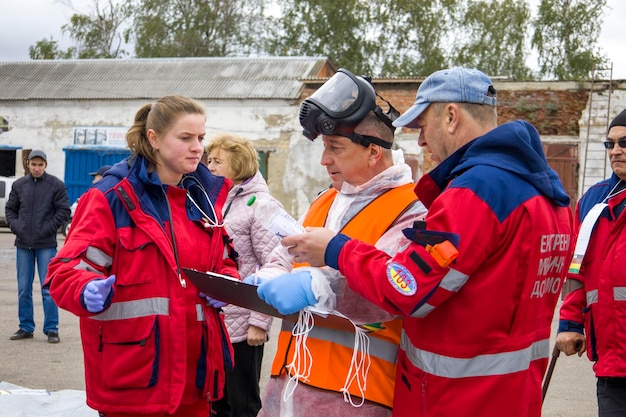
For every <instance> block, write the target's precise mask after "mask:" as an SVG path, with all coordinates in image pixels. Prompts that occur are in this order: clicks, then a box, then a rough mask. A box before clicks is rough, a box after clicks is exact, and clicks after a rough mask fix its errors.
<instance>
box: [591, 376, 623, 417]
mask: <svg viewBox="0 0 626 417" xmlns="http://www.w3.org/2000/svg"><path fill="white" fill-rule="evenodd" d="M596 387H597V394H598V417H624V416H626V378H612V377H611V378H609V377H600V378H598V382H597V385H596Z"/></svg>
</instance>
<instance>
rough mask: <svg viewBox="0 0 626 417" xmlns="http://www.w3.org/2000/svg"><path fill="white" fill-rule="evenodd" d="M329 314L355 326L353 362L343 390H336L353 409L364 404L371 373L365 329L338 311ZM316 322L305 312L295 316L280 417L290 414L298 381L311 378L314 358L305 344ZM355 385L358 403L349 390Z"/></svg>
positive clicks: (367, 337)
mask: <svg viewBox="0 0 626 417" xmlns="http://www.w3.org/2000/svg"><path fill="white" fill-rule="evenodd" d="M328 314H334V315H336V316H338V317H342V318H344V319H346V320H348V321H349V322H350V323H352V325H353V326H354V348H353V350H352V359H351V360H350V369H349V370H348V374H347V375H346V380H345V382H344V385H343V388H341V389H340V390H339V391H340V392H341V393H343V397H344V401H345V402H349V403H350V405H352V406H353V407H357V408H358V407H361V406H362V405H363V404H364V403H365V395H364V394H365V390H366V389H367V375H368V373H369V370H370V365H371V359H370V353H369V349H370V339H369V336H368V335H367V333H368V332H369V331H368V330H366V329H364V328H362V327H360V326H358V325H356V324H355V323H354V322H352V320H350V319H349V318H348V317H346V316H344V315H343V314H341V313H339V312H338V311H334V310H333V311H331V312H329V313H328ZM314 325H315V320H314V317H313V314H312V313H311V312H310V311H308V309H304V310H301V311H300V313H299V315H298V321H297V322H296V324H295V326H294V327H293V330H292V331H291V333H292V335H293V336H294V354H293V358H292V360H291V363H289V364H288V365H287V370H288V371H289V378H288V379H287V381H286V382H285V387H284V389H283V395H282V405H281V414H280V415H281V417H289V416H292V415H293V395H294V392H295V390H296V387H297V386H298V382H299V381H300V378H301V379H302V381H304V382H306V381H308V380H309V376H310V375H311V367H312V366H313V355H311V352H310V350H309V348H308V347H307V345H306V341H307V338H308V335H309V332H310V331H311V330H312V329H313V326H314ZM355 382H356V384H357V386H358V388H359V393H360V395H359V397H360V398H361V401H360V403H355V402H354V401H353V400H352V395H351V394H350V392H349V391H348V390H349V388H350V387H351V386H352V385H353V384H354V383H355Z"/></svg>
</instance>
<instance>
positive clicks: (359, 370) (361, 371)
mask: <svg viewBox="0 0 626 417" xmlns="http://www.w3.org/2000/svg"><path fill="white" fill-rule="evenodd" d="M333 314H335V315H337V316H339V317H343V318H345V319H346V320H348V321H349V322H350V323H352V325H353V326H354V349H353V350H352V359H351V360H350V369H349V370H348V375H346V381H345V382H344V384H343V388H341V389H340V390H339V391H340V392H342V393H343V400H344V401H345V402H347V403H350V405H352V406H353V407H357V408H358V407H361V406H362V405H363V404H364V403H365V391H366V390H367V375H368V373H369V370H370V366H371V364H372V361H371V359H370V338H369V336H368V335H367V333H368V332H369V331H368V330H366V329H363V328H362V327H360V326H357V325H356V324H355V323H354V322H353V321H352V320H350V319H349V318H348V317H346V316H344V315H343V314H341V313H339V312H338V311H333ZM355 380H356V383H357V385H358V387H359V397H361V401H360V402H359V403H358V404H355V403H354V401H352V395H351V394H350V391H349V389H350V387H351V386H352V384H354V382H355Z"/></svg>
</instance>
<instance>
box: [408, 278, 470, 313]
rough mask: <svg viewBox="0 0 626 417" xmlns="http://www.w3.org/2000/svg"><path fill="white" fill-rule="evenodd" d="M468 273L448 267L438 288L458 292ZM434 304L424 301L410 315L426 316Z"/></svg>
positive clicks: (433, 307)
mask: <svg viewBox="0 0 626 417" xmlns="http://www.w3.org/2000/svg"><path fill="white" fill-rule="evenodd" d="M468 278H469V275H466V274H463V273H461V272H459V271H457V270H456V269H452V268H450V270H449V271H448V273H447V274H446V275H445V276H444V277H443V279H442V280H441V282H440V283H439V288H442V289H444V290H447V291H450V292H458V291H459V290H460V289H461V287H463V285H465V283H466V282H467V280H468ZM435 307H436V306H433V305H431V304H428V303H424V304H423V305H422V306H420V308H418V309H417V310H415V311H414V312H413V314H411V317H426V316H427V315H428V314H429V313H430V312H431V311H433V310H434V309H435Z"/></svg>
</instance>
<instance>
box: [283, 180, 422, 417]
mask: <svg viewBox="0 0 626 417" xmlns="http://www.w3.org/2000/svg"><path fill="white" fill-rule="evenodd" d="M414 187H415V184H413V183H409V184H406V185H403V186H401V187H397V188H393V189H390V190H389V191H387V192H385V193H383V194H382V195H380V196H378V197H377V198H376V199H374V200H373V201H372V202H370V203H369V204H368V205H367V206H366V207H364V208H363V209H362V210H361V211H360V212H359V213H357V215H356V216H354V217H353V218H352V219H351V220H350V221H349V222H348V223H347V224H346V225H345V226H344V227H343V229H342V230H341V231H340V232H341V233H344V234H346V235H348V236H350V237H352V238H354V239H359V240H361V241H363V242H367V243H370V244H375V243H376V242H377V241H378V239H380V237H381V236H382V235H383V234H384V233H385V232H386V231H387V230H388V229H389V228H390V227H391V226H392V225H393V224H394V222H395V221H396V219H397V218H398V217H400V216H401V215H402V214H403V213H404V212H405V211H406V210H407V209H408V208H409V207H410V206H411V205H412V204H413V203H414V202H415V201H417V197H416V195H415V193H414V191H413V189H414ZM336 196H337V191H336V190H335V189H330V190H327V191H326V192H324V193H323V194H321V195H320V196H319V197H318V198H317V199H316V200H315V201H314V202H313V203H312V204H311V207H310V208H309V210H308V212H307V214H306V216H305V218H304V221H303V225H304V226H313V227H322V226H324V224H325V223H326V217H327V216H328V211H329V210H330V206H331V205H332V203H333V201H334V199H335V197H336ZM305 265H308V264H294V267H296V266H305ZM293 326H294V322H292V321H289V320H286V319H283V323H282V327H281V331H280V333H279V335H278V342H277V344H278V349H277V352H276V356H275V357H274V362H273V364H272V376H278V375H280V374H281V373H282V372H287V370H286V366H287V365H288V364H289V363H291V361H292V359H293V354H294V346H293V345H294V343H293V341H292V339H293V337H292V334H291V330H292V328H293ZM373 327H378V326H373ZM401 329H402V320H401V319H394V320H391V321H388V322H384V323H380V329H379V330H376V331H374V332H372V333H369V334H368V336H369V337H370V346H369V354H370V360H371V366H370V369H369V374H368V378H367V389H366V390H365V391H364V393H363V394H364V396H365V399H366V400H368V401H372V402H375V403H378V404H382V405H384V406H387V407H389V408H391V406H392V403H393V391H394V385H395V376H396V362H397V356H398V346H399V344H400V334H401ZM354 336H355V334H354V327H353V326H352V324H351V323H349V322H348V321H347V320H344V319H341V318H338V317H336V316H332V315H331V316H329V318H328V319H322V318H320V317H315V326H314V327H313V329H312V330H311V332H310V333H309V334H308V338H307V347H308V348H309V350H310V352H311V355H312V356H313V366H312V367H311V372H310V375H309V379H308V380H307V381H303V380H302V379H300V381H301V382H303V383H306V384H308V385H311V386H314V387H317V388H322V389H326V390H330V391H336V392H339V391H340V389H341V388H343V386H344V383H345V379H346V376H347V375H348V371H349V369H350V362H351V360H352V353H353V349H354ZM348 391H349V392H350V395H352V396H355V397H360V396H361V395H362V394H361V392H360V390H359V387H358V385H357V384H355V383H353V384H352V385H351V386H350V387H349V388H348Z"/></svg>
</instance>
